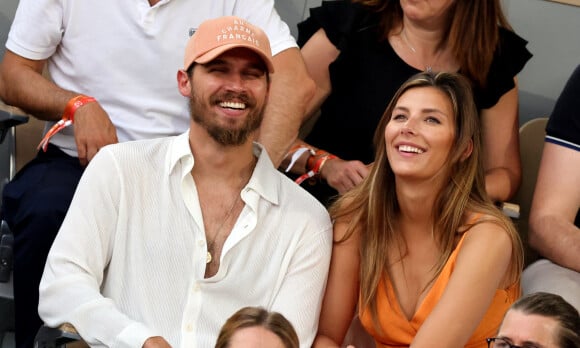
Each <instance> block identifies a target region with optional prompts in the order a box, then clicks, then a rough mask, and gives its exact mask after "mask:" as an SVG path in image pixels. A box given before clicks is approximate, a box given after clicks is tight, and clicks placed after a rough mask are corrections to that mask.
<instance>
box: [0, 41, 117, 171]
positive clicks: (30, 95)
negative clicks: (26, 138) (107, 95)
mask: <svg viewBox="0 0 580 348" xmlns="http://www.w3.org/2000/svg"><path fill="white" fill-rule="evenodd" d="M45 66H46V60H31V59H27V58H24V57H22V56H19V55H17V54H15V53H13V52H11V51H9V50H7V51H6V54H5V55H4V59H3V61H2V63H1V64H0V98H1V99H2V100H3V101H4V102H5V103H6V104H9V105H12V106H16V107H19V108H21V109H22V110H24V111H26V112H28V113H30V114H32V115H33V116H35V117H37V118H38V119H41V120H46V121H57V120H59V119H60V118H61V117H62V114H63V111H64V109H65V106H66V104H67V103H68V101H69V100H70V99H72V98H73V97H75V96H77V95H79V94H80V93H77V92H74V91H67V90H65V89H62V88H60V87H59V86H57V85H56V84H54V83H53V82H52V81H49V80H48V79H47V78H45V77H44V76H43V75H42V73H43V70H44V67H45ZM74 121H75V123H74V129H75V140H76V144H77V148H78V153H79V160H80V161H81V163H82V164H86V163H88V161H90V160H91V159H92V158H93V156H94V155H95V154H96V153H97V151H98V150H99V149H100V148H101V147H103V146H105V145H107V144H111V143H116V142H117V132H116V130H115V126H113V124H112V123H111V120H110V119H109V116H108V115H107V113H106V112H105V110H103V108H102V107H101V106H100V104H99V103H98V102H97V103H89V104H86V105H84V106H82V107H80V108H78V109H77V111H76V112H75V114H74Z"/></svg>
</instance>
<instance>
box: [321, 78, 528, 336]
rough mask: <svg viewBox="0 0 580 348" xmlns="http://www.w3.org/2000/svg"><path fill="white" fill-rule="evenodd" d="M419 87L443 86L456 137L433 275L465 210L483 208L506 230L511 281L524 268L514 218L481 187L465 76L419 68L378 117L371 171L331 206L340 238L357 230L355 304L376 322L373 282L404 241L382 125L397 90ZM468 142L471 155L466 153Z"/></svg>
mask: <svg viewBox="0 0 580 348" xmlns="http://www.w3.org/2000/svg"><path fill="white" fill-rule="evenodd" d="M418 87H433V88H436V89H438V90H439V91H441V92H443V93H444V94H445V95H446V96H447V97H448V98H449V100H450V102H451V104H452V106H453V114H454V117H455V139H454V144H453V146H452V150H451V152H450V154H449V158H448V164H449V169H448V171H447V172H448V173H449V179H448V181H447V184H446V185H444V187H443V188H442V189H441V190H440V192H439V193H438V195H437V199H436V200H435V204H434V206H433V213H432V216H433V217H434V221H433V233H434V238H435V241H436V243H437V244H438V246H439V249H440V254H439V258H438V261H437V263H436V265H435V272H434V274H435V276H434V277H433V279H432V281H433V280H434V279H435V278H436V277H437V276H438V275H439V273H440V272H441V270H442V269H443V267H444V265H445V263H446V262H447V260H448V259H449V257H450V255H451V253H452V252H453V250H454V249H455V246H456V241H457V238H456V237H457V236H458V234H460V233H462V232H465V230H466V229H468V228H470V226H465V217H466V215H467V213H481V214H483V215H484V216H486V219H485V221H492V222H494V223H497V224H498V225H500V226H501V227H503V228H504V229H505V230H506V231H507V232H508V233H509V235H510V237H511V239H512V246H513V247H512V249H513V250H512V262H511V268H510V274H511V275H512V277H511V278H512V279H514V281H515V280H516V279H518V277H519V274H520V272H521V269H522V262H523V261H522V258H523V256H522V254H523V253H522V246H521V241H520V238H519V235H518V233H517V231H516V230H515V228H514V226H513V224H512V222H511V221H510V220H509V219H508V218H507V217H505V216H504V215H503V214H502V212H501V211H500V210H499V209H497V208H496V206H495V205H494V204H493V203H492V202H491V200H490V199H489V198H488V196H487V194H486V191H485V178H484V171H483V163H482V156H481V152H482V145H481V133H480V124H479V116H478V114H477V109H476V107H475V104H474V101H473V96H472V93H471V88H470V85H469V82H468V81H467V80H466V79H465V78H464V77H462V76H461V75H459V74H455V73H432V72H423V73H419V74H417V75H414V76H412V77H411V78H410V79H409V80H407V81H406V82H405V83H404V84H403V85H402V86H401V87H400V88H399V90H398V91H397V92H396V93H395V95H394V97H393V99H392V100H391V102H390V103H389V105H388V106H387V109H386V110H385V112H384V114H383V116H382V118H381V121H380V123H379V125H378V127H377V130H376V132H375V138H374V141H375V148H376V154H375V161H374V164H373V166H372V169H371V171H370V173H369V175H368V176H367V177H366V178H365V180H364V181H363V182H362V183H361V184H360V185H358V186H357V187H356V188H354V189H353V190H351V191H349V192H348V193H346V194H345V195H343V196H342V197H341V198H340V199H339V200H337V202H336V203H335V204H334V205H332V206H331V208H330V213H331V215H332V217H333V219H335V220H336V219H340V220H341V221H344V222H346V223H348V228H347V232H346V236H345V238H344V239H347V238H349V237H350V236H351V235H352V233H360V236H361V246H360V258H361V266H360V288H361V289H360V301H359V306H360V308H368V309H370V310H371V314H372V317H373V321H374V322H375V326H377V325H376V323H377V319H376V318H377V308H376V303H377V299H376V295H377V288H378V285H379V282H380V281H381V279H384V277H385V276H386V277H389V274H388V260H389V255H388V250H389V249H390V248H388V246H392V245H395V246H397V245H403V246H404V241H403V240H402V238H401V236H400V235H398V233H397V221H398V218H399V214H400V210H399V205H398V200H397V195H396V184H395V175H394V173H393V170H392V168H391V166H390V164H389V161H388V158H387V152H386V147H385V145H386V144H385V137H384V130H385V127H386V125H387V123H388V122H389V121H390V119H391V115H392V112H393V109H394V108H395V106H396V104H397V101H398V100H399V98H400V97H401V95H402V94H403V93H405V92H406V91H408V90H410V89H413V88H418ZM471 144H473V150H472V152H471V155H469V156H468V157H467V158H465V153H466V152H468V148H469V146H471ZM488 217H489V218H488ZM344 239H343V240H344ZM337 242H340V241H337ZM391 250H392V248H391ZM403 255H404V254H403Z"/></svg>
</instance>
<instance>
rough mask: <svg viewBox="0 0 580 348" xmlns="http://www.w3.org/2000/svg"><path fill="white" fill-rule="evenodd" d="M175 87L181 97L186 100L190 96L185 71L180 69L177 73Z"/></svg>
mask: <svg viewBox="0 0 580 348" xmlns="http://www.w3.org/2000/svg"><path fill="white" fill-rule="evenodd" d="M177 87H178V88H179V93H181V95H182V96H184V97H188V98H189V97H190V96H191V82H190V81H189V76H188V75H187V71H185V70H181V69H180V70H178V71H177Z"/></svg>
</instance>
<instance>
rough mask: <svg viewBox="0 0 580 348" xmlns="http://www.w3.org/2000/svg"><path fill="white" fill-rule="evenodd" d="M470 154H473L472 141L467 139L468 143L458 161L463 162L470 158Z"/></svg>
mask: <svg viewBox="0 0 580 348" xmlns="http://www.w3.org/2000/svg"><path fill="white" fill-rule="evenodd" d="M472 152H473V139H469V143H467V147H466V148H465V150H464V151H463V154H462V155H461V159H460V161H461V162H463V161H465V160H466V159H468V158H469V156H471V153H472Z"/></svg>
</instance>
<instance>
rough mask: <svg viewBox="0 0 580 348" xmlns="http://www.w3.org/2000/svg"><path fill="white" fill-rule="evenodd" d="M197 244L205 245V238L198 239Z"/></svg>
mask: <svg viewBox="0 0 580 348" xmlns="http://www.w3.org/2000/svg"><path fill="white" fill-rule="evenodd" d="M197 245H199V246H204V245H205V240H203V239H200V240H198V241H197Z"/></svg>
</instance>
